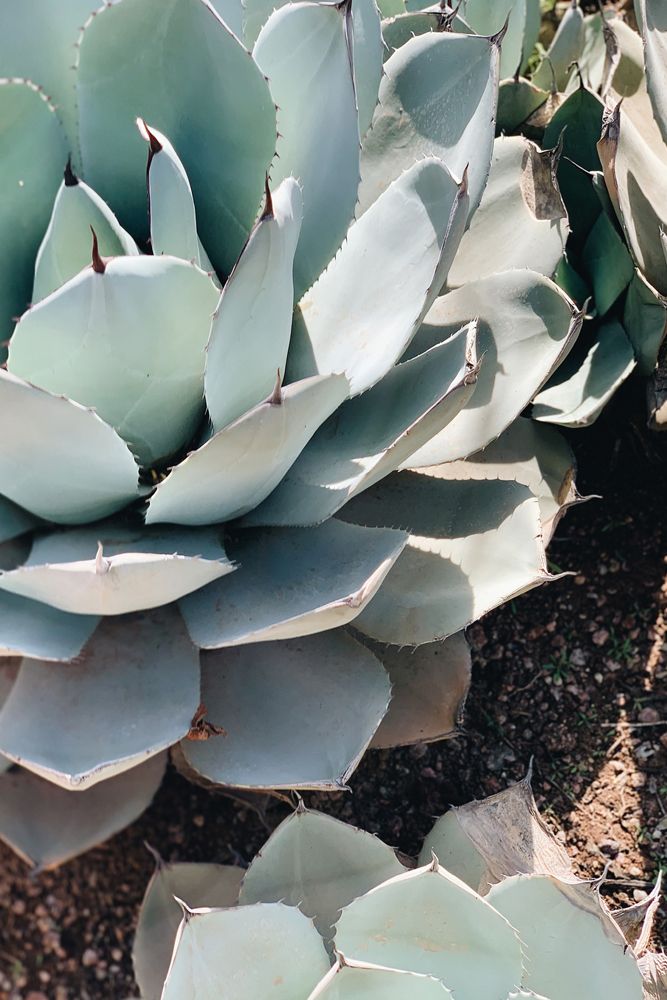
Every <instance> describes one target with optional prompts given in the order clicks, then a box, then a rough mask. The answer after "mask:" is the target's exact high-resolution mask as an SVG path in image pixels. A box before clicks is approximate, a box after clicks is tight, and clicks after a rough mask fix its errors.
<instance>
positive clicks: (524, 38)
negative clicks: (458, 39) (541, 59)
mask: <svg viewBox="0 0 667 1000" xmlns="http://www.w3.org/2000/svg"><path fill="white" fill-rule="evenodd" d="M461 15H462V17H463V18H464V19H465V22H466V24H467V25H468V26H469V28H471V29H472V30H473V31H474V32H476V33H477V34H478V35H495V34H497V33H498V32H500V31H502V29H503V27H504V26H505V23H506V22H507V32H506V34H505V37H504V38H503V39H502V41H501V43H500V48H501V52H500V76H501V78H502V79H505V78H507V77H511V76H514V75H515V74H516V73H517V72H518V71H519V70H523V69H525V67H526V64H527V62H528V59H529V57H530V55H531V53H532V51H533V47H534V45H535V42H536V41H537V36H538V34H539V30H540V15H541V10H540V3H539V0H464V2H463V6H462V8H461Z"/></svg>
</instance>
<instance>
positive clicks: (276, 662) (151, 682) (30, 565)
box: [0, 0, 581, 865]
mask: <svg viewBox="0 0 667 1000" xmlns="http://www.w3.org/2000/svg"><path fill="white" fill-rule="evenodd" d="M56 6H57V10H56ZM265 7H266V5H262V4H259V3H255V4H250V3H246V4H244V6H243V8H241V5H240V4H239V5H238V9H237V8H236V7H235V6H234V4H233V3H232V2H231V0H230V2H229V3H224V4H223V3H216V4H211V3H209V2H207V0H117V2H114V3H110V4H107V5H106V6H104V7H103V8H102V9H101V10H99V11H95V10H94V9H93V4H92V3H91V2H90V0H78V2H76V0H65V2H62V3H59V4H58V5H55V4H53V3H52V2H51V0H26V2H25V3H21V4H20V5H18V4H16V5H12V7H11V10H8V11H7V12H5V14H4V15H3V36H2V39H1V40H0V75H1V76H3V77H4V78H5V79H3V80H2V81H1V82H0V133H1V134H2V146H1V148H2V154H1V155H0V182H1V183H0V235H1V237H2V245H3V247H4V248H5V254H4V264H3V269H2V275H0V323H1V324H2V326H3V331H4V332H3V336H4V337H7V338H9V339H8V350H7V352H6V355H7V361H6V367H5V368H4V369H3V370H0V417H1V419H2V422H3V425H4V427H5V433H4V434H3V436H2V438H1V439H0V569H1V570H2V572H1V574H0V655H1V656H2V657H4V658H3V659H2V660H1V661H0V706H1V707H0V770H2V771H3V772H4V773H3V774H2V777H1V778H0V836H1V837H3V838H4V839H5V840H7V841H8V842H9V843H10V844H12V845H13V846H14V847H15V848H16V849H17V850H18V851H19V852H20V853H21V854H23V855H24V856H25V857H26V858H27V859H28V860H30V861H31V862H33V863H35V864H38V865H53V864H57V863H59V862H61V861H62V860H64V859H66V858H68V857H71V856H72V855H74V854H76V853H77V852H79V851H81V850H84V849H85V848H86V847H88V846H90V845H91V844H93V843H95V842H97V841H98V840H100V839H103V838H104V837H105V836H108V835H109V834H110V833H112V832H113V831H115V830H117V829H119V828H120V827H121V826H123V825H124V824H125V823H127V822H129V821H130V820H131V819H133V818H134V817H135V816H136V815H137V814H138V813H139V812H140V811H141V809H142V808H144V806H145V805H146V804H147V803H148V802H149V801H150V798H151V796H152V795H153V793H154V791H155V789H156V788H157V786H158V784H159V782H160V780H161V776H162V773H163V770H164V766H165V756H166V755H165V751H166V750H167V749H168V748H170V747H175V746H176V747H178V753H177V756H178V759H179V761H180V764H181V766H182V767H183V768H184V769H185V770H186V771H188V772H189V773H194V774H196V775H198V776H199V778H200V779H202V780H206V781H211V782H214V783H217V784H223V785H227V786H232V787H236V788H245V789H270V788H315V789H317V788H320V789H332V788H341V787H344V786H345V783H346V781H347V779H348V777H349V776H350V774H351V773H352V771H353V770H354V768H355V766H356V764H357V763H358V761H359V759H360V757H361V755H362V754H363V753H364V751H365V749H366V748H367V747H368V746H369V745H373V746H388V745H394V744H401V743H410V742H414V741H416V740H429V739H436V738H441V737H443V736H446V735H449V734H451V733H452V732H453V731H455V730H456V726H457V722H458V716H459V709H460V706H461V704H462V702H463V700H464V698H465V693H466V689H467V683H468V676H469V657H468V651H467V647H466V643H465V640H464V638H463V636H462V630H463V629H464V628H465V627H466V626H467V625H469V624H470V623H471V622H472V621H474V620H476V619H477V618H478V617H479V616H480V615H482V614H484V613H485V612H487V611H489V610H490V609H491V608H493V607H495V606H497V605H499V604H500V603H502V602H503V601H505V600H508V599H509V598H511V597H513V596H515V595H518V594H521V593H522V592H524V591H526V590H528V589H530V588H531V587H534V586H536V585H537V584H539V583H541V582H543V581H544V580H547V579H549V573H548V570H547V563H546V558H545V545H546V543H547V541H548V539H549V537H550V534H551V532H552V530H553V527H554V525H555V523H556V520H557V518H558V516H559V515H560V512H561V510H562V509H563V508H564V507H565V506H566V505H567V504H568V503H570V502H572V501H573V500H574V499H576V492H575V490H574V486H573V481H572V474H573V470H572V458H571V455H570V453H569V450H568V448H567V446H566V445H565V443H564V442H563V440H562V439H561V438H560V437H559V436H558V434H557V433H555V432H554V431H553V430H552V429H550V428H546V427H543V426H538V425H536V424H535V423H533V422H532V421H531V420H529V419H527V418H525V417H523V416H521V414H522V412H523V411H524V409H525V408H526V406H527V404H528V403H529V402H530V401H531V399H532V398H533V397H534V395H535V393H536V392H537V391H538V390H539V389H540V387H541V386H542V385H543V384H544V382H545V381H546V380H547V379H548V378H549V377H550V375H551V374H552V372H553V371H554V370H555V369H556V368H557V366H558V365H559V364H560V362H561V361H562V360H563V358H564V357H565V356H566V354H567V353H568V351H569V349H570V348H571V346H572V343H573V342H574V340H575V339H576V336H577V334H578V331H579V327H580V322H581V317H580V316H579V314H578V313H577V312H576V310H575V309H574V307H573V305H572V303H571V301H570V300H569V299H568V298H567V296H566V295H565V294H564V293H563V292H562V291H561V290H560V289H559V288H558V287H557V286H556V285H555V284H554V283H553V282H552V281H551V277H550V276H551V274H552V273H553V271H554V270H555V268H556V267H557V264H558V261H559V259H560V257H561V255H562V250H563V243H564V240H565V238H566V235H567V223H566V219H565V213H564V210H563V206H562V202H561V201H560V198H559V195H558V191H557V189H556V187H555V183H554V169H553V165H554V155H555V154H553V153H549V152H547V153H541V152H540V151H539V150H538V149H537V147H535V146H533V145H532V144H531V143H529V142H527V141H526V140H524V139H512V140H507V145H506V147H505V148H504V149H503V150H502V151H501V152H502V153H503V155H504V156H505V157H506V160H507V164H506V167H507V169H506V171H505V172H504V173H503V175H502V176H503V177H504V180H503V183H504V185H505V187H506V189H507V191H508V197H511V198H512V199H514V201H513V204H514V205H515V208H516V214H515V225H514V232H513V236H512V238H513V245H512V246H513V249H512V254H511V260H510V259H509V258H508V257H507V254H506V253H505V250H506V247H504V246H502V245H497V241H496V242H495V243H494V242H493V241H492V242H491V243H489V240H488V232H490V231H493V232H495V231H496V227H493V226H491V227H490V228H489V229H488V230H487V225H490V220H492V219H493V218H494V213H495V212H496V211H497V203H496V201H495V200H494V198H495V195H494V191H495V188H493V186H492V185H491V184H490V185H489V188H488V191H487V194H484V191H485V187H486V185H487V179H488V176H489V171H490V168H491V162H492V158H493V156H494V118H495V109H496V100H497V88H498V74H499V59H500V52H501V46H502V43H503V36H502V33H501V34H500V35H496V36H491V37H484V36H477V35H473V34H470V35H459V34H450V33H447V32H444V33H443V32H441V33H431V34H428V35H424V36H421V37H415V38H411V39H409V40H407V41H406V42H405V44H402V45H397V46H396V48H395V51H393V53H392V55H391V56H390V57H389V59H388V60H387V61H386V62H385V64H384V72H383V42H382V38H381V30H380V18H379V14H378V11H377V9H376V7H375V4H374V2H373V0H352V3H351V4H350V3H349V2H348V3H344V4H339V5H332V4H326V3H310V2H304V3H291V4H287V5H285V6H283V7H281V8H280V9H279V10H276V11H274V12H273V13H272V14H271V15H270V16H267V13H268V11H267V9H265ZM84 22H85V23H84ZM82 24H83V25H84V26H83V28H82V29H81V28H80V25H82ZM250 49H252V53H251V52H250V51H249V50H250ZM496 153H498V147H496ZM146 161H148V168H147V169H146ZM65 164H67V166H66V168H65V173H64V179H63V168H64V167H65ZM267 178H268V179H267ZM483 195H484V196H483ZM480 202H481V207H480V209H479V212H477V214H476V215H475V212H476V210H477V208H478V206H480ZM485 220H487V221H486V222H485ZM91 231H92V232H91ZM464 234H465V235H464ZM541 237H545V238H546V239H547V243H546V244H544V246H546V247H547V249H546V250H544V249H543V252H541V253H540V254H536V250H535V248H536V246H537V245H538V244H539V242H540V238H541ZM508 263H509V264H511V267H510V268H509V269H508V266H507V265H508ZM530 266H532V267H534V269H533V270H529V269H528V268H529V267H530ZM28 304H30V305H29V308H27V306H28ZM17 316H19V319H18V322H16V317H17ZM434 692H435V694H434ZM427 694H428V697H427V696H426V695H427ZM425 705H426V706H427V707H425ZM17 765H18V766H17ZM54 829H57V830H58V836H57V837H56V838H54V836H53V831H54Z"/></svg>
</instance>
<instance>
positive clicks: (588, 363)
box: [532, 319, 637, 427]
mask: <svg viewBox="0 0 667 1000" xmlns="http://www.w3.org/2000/svg"><path fill="white" fill-rule="evenodd" d="M636 364H637V362H636V361H635V354H634V351H633V349H632V344H631V343H630V341H629V340H628V338H627V336H626V333H625V330H624V329H623V327H622V326H621V324H620V323H619V322H618V321H617V320H614V319H612V320H609V322H607V323H603V324H602V325H601V326H600V328H599V329H598V331H597V334H596V336H595V339H594V341H593V344H592V346H591V347H590V349H589V350H588V351H587V353H586V355H585V357H584V359H583V361H582V362H581V364H580V365H579V366H578V367H576V368H575V369H574V371H570V370H569V366H567V365H566V366H565V368H564V369H563V370H562V372H557V373H556V374H555V376H554V378H553V379H552V380H551V381H550V382H549V383H548V384H547V385H546V386H545V387H544V389H542V391H541V392H540V393H538V395H537V396H536V397H535V401H534V405H533V410H532V416H533V419H534V420H541V421H544V423H548V424H559V425H560V426H561V427H589V426H590V425H591V424H592V423H594V421H595V420H597V418H598V417H599V415H600V413H601V412H602V410H603V409H604V406H605V404H606V403H607V402H608V401H609V399H611V397H612V396H613V394H614V393H615V392H616V390H617V389H618V387H619V386H620V385H621V384H622V383H623V382H624V381H625V380H626V378H627V377H628V376H629V375H630V374H631V372H632V371H633V369H634V368H635V365H636Z"/></svg>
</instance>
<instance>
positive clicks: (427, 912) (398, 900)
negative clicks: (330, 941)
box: [335, 861, 523, 1000]
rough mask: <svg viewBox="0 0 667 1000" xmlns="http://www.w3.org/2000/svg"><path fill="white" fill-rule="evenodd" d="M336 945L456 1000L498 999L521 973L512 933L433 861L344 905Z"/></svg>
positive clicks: (518, 946) (519, 954)
mask: <svg viewBox="0 0 667 1000" xmlns="http://www.w3.org/2000/svg"><path fill="white" fill-rule="evenodd" d="M335 944H336V948H337V949H338V950H339V951H341V952H342V953H343V954H344V955H345V956H349V957H350V958H356V959H363V961H365V962H370V963H372V964H373V965H384V966H390V967H393V968H399V969H405V970H407V971H411V972H421V973H423V974H426V975H430V976H434V977H435V978H437V979H440V980H441V981H442V982H443V983H444V984H445V986H447V987H449V988H450V989H451V991H452V993H453V994H454V996H455V997H456V998H457V1000H480V998H481V997H505V996H507V994H508V993H509V992H510V990H512V988H513V987H515V986H517V985H519V984H520V983H521V978H522V972H523V968H522V965H523V962H522V950H521V942H520V941H519V936H518V934H517V933H516V931H515V930H514V928H513V927H511V926H510V924H509V923H508V922H507V920H505V918H504V917H503V916H501V914H500V913H497V912H496V911H495V910H494V909H493V907H492V906H490V905H489V904H488V903H487V902H486V900H484V899H482V898H481V897H480V896H478V895H477V893H475V892H473V891H472V890H471V889H470V888H469V887H468V886H467V885H465V884H464V883H463V882H461V881H459V879H457V878H456V877H455V876H453V875H450V874H449V873H448V872H446V871H445V869H444V868H440V867H439V866H438V865H437V861H434V863H433V864H432V865H428V866H427V867H425V868H418V869H417V870H416V871H412V872H406V873H405V874H404V875H397V876H396V877H395V878H393V879H390V880H389V881H388V882H385V883H384V885H380V886H378V887H377V888H376V889H373V890H371V892H369V893H367V894H366V895H365V896H362V897H361V898H360V899H356V900H355V901H354V902H353V903H350V905H349V906H347V907H345V909H344V910H343V913H342V915H341V917H340V920H339V921H338V924H337V927H336V938H335Z"/></svg>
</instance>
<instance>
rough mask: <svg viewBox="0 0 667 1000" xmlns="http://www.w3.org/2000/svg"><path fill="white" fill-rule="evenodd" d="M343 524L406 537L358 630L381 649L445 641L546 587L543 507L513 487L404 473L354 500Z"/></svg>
mask: <svg viewBox="0 0 667 1000" xmlns="http://www.w3.org/2000/svg"><path fill="white" fill-rule="evenodd" d="M344 517H345V519H346V520H350V521H353V522H355V523H362V524H373V523H375V524H386V525H399V524H400V525H403V526H409V528H410V532H411V533H410V540H409V542H408V545H407V547H406V548H405V549H404V550H403V552H402V554H401V556H400V557H399V559H398V560H397V561H396V564H395V566H394V567H393V569H392V570H391V572H390V573H389V574H388V576H387V579H386V580H385V582H384V584H383V586H382V587H381V589H380V591H379V592H378V593H377V594H376V596H375V597H374V598H373V600H372V601H371V603H370V604H369V605H368V607H367V608H366V609H365V610H364V611H362V613H361V614H360V615H359V617H358V618H357V619H356V622H355V627H356V628H358V629H360V630H361V631H362V632H364V633H365V634H366V635H369V636H371V637H372V638H374V639H378V640H379V641H380V642H391V643H394V644H396V645H399V646H400V645H419V644H420V643H422V642H431V641H433V640H434V639H442V638H445V637H446V636H448V635H452V634H453V633H454V632H460V631H461V629H463V628H465V627H466V626H467V625H469V624H470V623H471V622H473V621H476V620H477V619H478V618H479V617H481V615H483V614H486V612H487V611H490V610H491V609H492V608H495V607H497V606H498V605H499V604H502V603H503V602H504V601H508V600H510V599H511V598H512V597H517V596H518V595H519V594H522V593H524V592H525V591H526V590H530V589H531V588H532V587H535V586H537V585H538V584H540V583H543V582H544V581H545V580H547V579H549V577H548V574H547V571H546V560H545V555H544V546H543V543H542V538H541V534H540V519H539V506H538V503H537V500H536V499H535V498H534V497H533V495H532V493H531V492H530V490H528V489H527V488H526V487H525V486H520V485H519V484H518V483H513V482H509V483H503V482H447V481H446V480H444V479H440V478H437V469H435V470H429V474H426V475H425V474H423V473H413V472H400V473H397V474H396V475H394V476H391V477H389V478H388V479H385V480H384V482H383V483H381V484H379V485H378V486H375V487H373V488H372V489H371V490H367V491H366V493H362V494H361V496H359V497H355V499H354V500H352V501H351V502H350V504H349V505H348V506H347V507H346V508H345V509H344Z"/></svg>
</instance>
